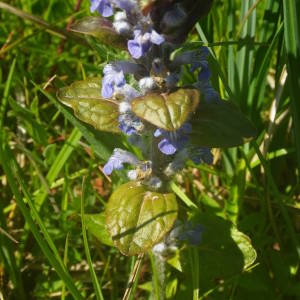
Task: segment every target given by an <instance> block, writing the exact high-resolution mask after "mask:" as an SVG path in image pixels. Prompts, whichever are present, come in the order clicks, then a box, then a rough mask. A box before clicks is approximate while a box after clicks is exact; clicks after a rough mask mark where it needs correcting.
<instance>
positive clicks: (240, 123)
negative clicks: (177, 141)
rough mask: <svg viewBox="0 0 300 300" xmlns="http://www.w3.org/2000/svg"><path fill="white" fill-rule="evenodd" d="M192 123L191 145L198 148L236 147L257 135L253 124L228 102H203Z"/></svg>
mask: <svg viewBox="0 0 300 300" xmlns="http://www.w3.org/2000/svg"><path fill="white" fill-rule="evenodd" d="M191 123H192V128H193V129H192V133H191V135H190V136H191V143H192V144H194V145H197V146H205V147H211V148H217V147H234V146H239V145H241V144H243V143H245V142H247V141H249V140H250V139H251V138H253V137H254V136H255V135H256V131H255V128H254V127H253V125H252V123H251V122H250V121H249V120H248V119H247V118H246V117H245V116H244V115H243V114H242V113H241V112H240V111H239V110H238V109H237V107H236V106H234V105H233V104H232V103H230V102H227V101H222V102H220V103H205V102H204V103H203V102H201V103H200V104H199V106H198V109H197V111H196V113H195V115H194V116H193V119H192V121H191Z"/></svg>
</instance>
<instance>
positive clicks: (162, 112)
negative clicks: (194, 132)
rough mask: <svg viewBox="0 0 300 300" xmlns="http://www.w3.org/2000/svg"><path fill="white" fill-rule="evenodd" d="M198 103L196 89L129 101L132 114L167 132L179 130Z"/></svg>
mask: <svg viewBox="0 0 300 300" xmlns="http://www.w3.org/2000/svg"><path fill="white" fill-rule="evenodd" d="M198 102H199V92H198V91H197V90H196V89H187V88H186V89H183V88H182V89H178V90H176V91H175V92H172V93H169V94H155V93H152V94H147V95H145V96H142V97H137V98H135V99H133V100H132V101H131V107H132V110H133V112H134V113H135V114H136V115H137V116H138V117H140V118H142V119H144V120H146V121H147V122H149V123H151V124H153V125H155V126H157V127H159V128H162V129H164V130H167V131H174V130H177V129H179V128H180V127H181V126H182V124H183V123H184V122H185V121H186V120H187V119H188V117H189V115H190V113H192V112H194V111H195V109H196V108H197V105H198Z"/></svg>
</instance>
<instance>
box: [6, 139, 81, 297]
mask: <svg viewBox="0 0 300 300" xmlns="http://www.w3.org/2000/svg"><path fill="white" fill-rule="evenodd" d="M0 144H1V147H0V159H1V163H2V167H3V169H4V172H5V174H6V177H7V181H8V183H9V185H10V188H11V190H12V192H13V194H14V196H15V199H16V202H17V205H18V207H19V209H20V210H21V212H22V214H23V216H24V218H25V220H26V222H27V224H28V226H29V229H30V230H31V232H32V234H33V235H34V237H35V240H36V241H37V243H38V245H39V246H40V248H41V250H42V252H43V254H44V255H45V256H46V258H47V259H48V260H49V262H50V264H51V265H52V266H53V268H54V269H55V271H56V272H57V274H58V275H59V277H60V278H61V279H62V280H63V281H64V282H65V284H66V286H67V287H68V289H69V291H70V292H71V294H72V295H73V297H74V298H75V299H80V300H81V299H83V298H82V296H81V295H80V293H79V291H78V289H77V288H76V286H75V284H74V283H73V280H72V278H71V276H70V275H69V273H68V272H67V270H66V269H65V267H64V265H63V263H62V261H61V260H59V259H58V257H59V256H58V255H57V253H53V252H52V251H53V250H54V249H56V248H55V246H54V248H53V245H54V243H53V241H52V243H53V245H51V244H52V243H51V238H50V237H49V236H48V235H47V231H45V228H44V227H43V226H42V227H41V230H42V231H43V234H44V235H45V234H46V236H45V239H46V240H47V242H48V243H49V242H50V245H49V244H47V243H46V242H45V240H44V238H43V236H42V235H41V234H40V231H39V229H38V227H37V226H36V224H35V221H34V220H33V218H32V217H31V213H30V211H29V210H28V208H27V206H26V204H25V202H24V200H23V197H22V195H21V193H20V192H19V187H18V185H17V182H18V183H19V184H21V188H22V191H23V193H24V196H25V198H26V200H27V201H28V204H29V203H30V204H31V206H32V202H31V199H30V197H29V194H28V192H27V189H26V186H25V184H24V180H23V179H22V175H21V173H20V168H19V166H18V164H17V162H16V160H15V157H14V155H13V153H12V152H11V150H10V149H9V148H8V146H7V145H5V144H4V143H3V141H2V136H1V135H0ZM32 213H33V214H34V215H35V217H38V215H37V214H36V211H35V210H33V211H32ZM36 221H38V223H40V222H41V220H40V219H39V218H38V219H37V220H36ZM39 225H41V224H39ZM49 238H50V239H49ZM51 250H52V251H51Z"/></svg>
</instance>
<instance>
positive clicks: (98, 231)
mask: <svg viewBox="0 0 300 300" xmlns="http://www.w3.org/2000/svg"><path fill="white" fill-rule="evenodd" d="M84 219H85V225H86V228H87V230H88V231H89V232H90V233H91V234H92V235H93V236H94V237H95V238H96V239H97V240H98V241H99V242H100V243H102V244H105V245H108V246H112V245H113V242H112V240H111V237H110V235H109V234H108V232H107V230H106V228H105V214H104V213H100V214H85V215H84Z"/></svg>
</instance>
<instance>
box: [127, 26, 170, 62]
mask: <svg viewBox="0 0 300 300" xmlns="http://www.w3.org/2000/svg"><path fill="white" fill-rule="evenodd" d="M133 34H134V39H133V40H129V41H128V43H127V46H128V51H129V53H130V54H131V56H132V57H133V58H135V59H139V58H140V57H142V56H143V55H144V54H146V53H147V52H148V51H149V49H150V48H151V45H152V44H156V45H160V44H161V43H163V42H164V41H165V39H164V38H163V36H161V35H160V34H158V33H157V32H156V31H155V30H154V29H150V30H148V31H146V32H144V33H143V32H142V30H141V29H136V30H134V33H133Z"/></svg>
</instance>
